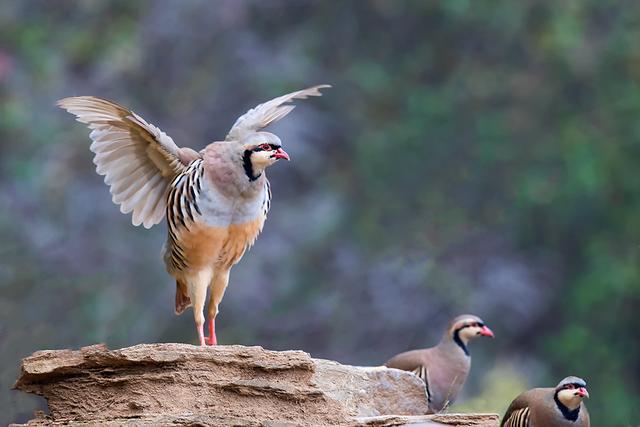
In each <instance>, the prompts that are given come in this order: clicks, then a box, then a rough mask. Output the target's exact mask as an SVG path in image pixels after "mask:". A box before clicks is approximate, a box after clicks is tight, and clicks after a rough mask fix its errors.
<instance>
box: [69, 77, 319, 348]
mask: <svg viewBox="0 0 640 427" xmlns="http://www.w3.org/2000/svg"><path fill="white" fill-rule="evenodd" d="M328 87H330V86H329V85H320V86H314V87H310V88H308V89H304V90H300V91H297V92H292V93H289V94H287V95H283V96H280V97H278V98H275V99H272V100H271V101H268V102H265V103H263V104H260V105H258V106H257V107H255V108H253V109H251V110H249V111H248V112H247V113H245V114H244V115H243V116H241V117H240V118H238V120H236V122H235V124H234V125H233V127H232V128H231V130H230V131H229V133H228V135H227V137H226V138H225V140H224V141H216V142H213V143H211V144H209V145H207V146H206V147H205V148H204V149H203V150H202V151H200V152H196V151H194V150H192V149H190V148H181V147H178V146H177V145H176V144H175V143H174V142H173V139H171V137H169V136H168V135H167V134H165V133H164V132H162V131H161V130H160V129H158V128H157V127H155V126H154V125H152V124H150V123H147V122H146V121H145V120H144V119H143V118H142V117H140V116H139V115H137V114H136V113H134V112H133V111H131V110H128V109H126V108H124V107H121V106H120V105H118V104H116V103H114V102H111V101H107V100H104V99H100V98H96V97H93V96H78V97H71V98H65V99H62V100H60V101H58V105H59V106H60V107H62V108H64V109H65V110H67V111H68V112H70V113H72V114H74V115H75V116H76V117H77V120H78V121H79V122H82V123H85V124H87V125H88V127H89V128H90V129H91V133H90V135H89V136H90V138H91V140H92V141H93V142H92V144H91V151H92V152H93V153H94V154H95V156H94V159H93V162H94V163H95V165H96V171H97V172H98V173H99V174H100V175H104V177H105V178H104V181H105V183H106V184H107V185H108V186H109V187H110V191H111V194H112V196H113V197H112V200H113V202H114V203H116V204H118V205H120V211H121V212H122V213H125V214H127V213H130V212H131V213H132V222H133V225H136V226H137V225H140V224H142V225H143V226H144V227H145V228H150V227H152V226H153V225H155V224H158V223H159V222H160V221H162V218H163V217H165V216H166V218H167V226H168V236H167V241H166V244H165V246H164V249H163V258H164V262H165V265H166V268H167V271H168V272H169V274H171V276H173V277H174V278H175V279H176V300H175V311H176V314H180V313H182V312H183V311H184V310H185V309H187V308H188V307H190V306H193V313H194V318H195V323H196V329H197V332H198V338H199V340H200V345H206V344H209V345H216V344H217V339H216V332H215V318H216V315H217V314H218V306H219V304H220V301H221V300H222V297H223V295H224V292H225V289H226V288H227V284H228V282H229V272H230V270H231V267H232V266H233V265H235V264H236V263H237V262H238V261H240V259H241V258H242V256H243V255H244V253H245V252H246V250H247V249H248V248H249V247H251V245H253V243H254V242H255V240H256V238H257V237H258V234H260V232H261V231H262V227H263V225H264V221H265V219H266V217H267V212H268V211H269V205H270V201H271V190H270V187H269V181H268V180H267V177H266V168H267V167H269V166H271V165H273V164H274V163H276V162H277V161H278V160H279V159H285V160H289V155H288V154H287V153H286V152H285V151H284V150H283V149H282V143H281V141H280V138H278V137H277V136H276V135H274V134H272V133H269V132H263V131H261V129H262V128H264V127H266V126H268V125H269V124H271V123H274V122H276V121H278V120H280V119H282V118H283V117H284V116H286V115H287V114H289V113H290V112H291V110H293V109H294V105H292V104H291V101H293V100H295V99H306V98H307V97H309V96H321V93H320V89H323V88H328ZM207 291H209V304H208V310H207V315H208V318H209V333H208V336H207V337H205V334H204V323H205V317H204V307H205V300H206V298H207Z"/></svg>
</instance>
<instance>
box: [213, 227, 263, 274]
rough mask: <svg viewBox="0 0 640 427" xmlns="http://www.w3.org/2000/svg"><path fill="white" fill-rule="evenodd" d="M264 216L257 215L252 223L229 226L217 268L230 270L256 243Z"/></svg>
mask: <svg viewBox="0 0 640 427" xmlns="http://www.w3.org/2000/svg"><path fill="white" fill-rule="evenodd" d="M264 221H265V216H264V215H259V216H258V217H257V218H255V219H254V220H252V221H247V222H243V223H236V224H231V225H229V228H228V232H227V236H226V238H225V241H224V244H223V246H222V250H221V252H220V258H219V260H218V262H217V264H216V265H217V266H222V267H227V268H230V267H231V266H232V265H233V264H235V263H237V262H238V261H240V258H242V255H244V252H245V251H246V250H247V249H248V248H250V247H251V246H252V245H253V243H254V242H255V241H256V238H257V237H258V234H260V231H262V227H263V225H264Z"/></svg>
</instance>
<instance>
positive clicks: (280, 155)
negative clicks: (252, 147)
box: [273, 148, 291, 160]
mask: <svg viewBox="0 0 640 427" xmlns="http://www.w3.org/2000/svg"><path fill="white" fill-rule="evenodd" d="M273 157H275V158H276V159H285V160H291V159H290V158H289V155H288V154H287V152H286V151H284V150H283V149H282V148H278V149H277V150H276V154H274V155H273Z"/></svg>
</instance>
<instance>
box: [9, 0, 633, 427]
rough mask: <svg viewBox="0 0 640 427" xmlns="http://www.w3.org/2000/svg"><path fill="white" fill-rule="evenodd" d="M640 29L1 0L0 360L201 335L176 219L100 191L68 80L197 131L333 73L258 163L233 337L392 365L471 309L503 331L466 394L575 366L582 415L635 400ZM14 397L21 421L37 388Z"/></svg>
mask: <svg viewBox="0 0 640 427" xmlns="http://www.w3.org/2000/svg"><path fill="white" fill-rule="evenodd" d="M639 36H640V9H639V7H638V5H637V4H636V3H634V2H631V1H619V2H601V1H596V0H585V1H582V2H556V1H551V0H548V1H533V0H527V1H521V2H509V1H501V2H492V3H486V2H472V1H468V0H448V1H442V2H435V1H434V2H428V1H405V2H392V1H385V0H380V1H344V2H315V1H284V0H275V1H269V2H259V1H246V2H241V1H221V2H214V3H211V2H206V1H188V2H171V1H156V2H150V1H138V2H127V1H110V2H92V1H80V2H56V3H55V4H54V3H51V2H45V1H21V2H3V3H1V4H0V201H1V202H2V205H3V206H5V209H4V210H2V211H0V230H1V232H2V236H3V237H4V239H3V244H2V245H1V246H0V255H2V261H1V263H0V337H1V338H2V339H1V341H0V347H1V349H2V352H1V354H2V366H3V367H2V369H1V370H0V385H1V386H2V388H4V389H6V388H7V387H9V386H10V384H11V383H12V382H13V381H14V379H15V377H16V375H17V369H18V362H19V359H20V358H21V357H24V356H26V355H28V354H30V353H31V352H32V351H35V350H37V349H42V348H62V347H67V346H73V347H77V346H80V345H87V344H92V343H95V342H96V341H105V342H107V343H108V344H109V345H110V346H112V347H117V346H123V345H131V344H135V343H138V342H150V341H191V342H193V338H194V336H195V335H194V333H193V331H192V321H191V317H190V315H185V316H182V317H180V318H177V319H176V318H174V317H173V313H172V309H171V307H172V301H173V300H172V298H173V297H172V293H173V284H172V283H171V280H170V279H169V278H168V277H167V276H166V274H165V273H164V271H163V266H162V264H161V262H160V261H159V256H158V253H159V250H160V247H161V244H162V241H163V238H164V233H165V231H164V229H163V228H162V227H155V228H154V229H153V230H151V231H146V230H138V229H134V228H133V227H132V226H131V225H130V223H129V218H127V217H125V216H123V215H121V214H120V213H119V212H118V209H117V208H116V207H115V206H113V205H112V204H111V202H110V200H109V199H110V197H109V194H108V190H107V188H106V186H104V184H102V182H101V178H100V177H98V176H97V175H96V174H95V172H94V171H93V168H92V164H91V160H90V153H89V152H88V138H87V131H86V130H85V129H84V128H83V127H82V126H80V125H77V124H74V123H73V122H72V121H71V118H70V117H68V116H67V115H65V114H63V113H62V112H60V111H57V110H56V109H55V107H54V106H53V104H54V101H55V100H56V99H58V98H61V97H64V96H69V95H79V94H94V95H98V96H103V97H107V98H111V99H114V100H117V101H119V102H120V103H122V104H124V105H127V106H130V107H131V108H133V109H135V110H136V111H137V112H138V113H140V114H141V115H143V117H145V118H146V119H148V120H149V121H151V122H153V123H155V124H157V125H159V126H160V127H161V128H162V129H163V130H165V131H166V132H167V133H169V134H170V135H172V136H173V138H174V139H175V140H176V142H177V143H178V144H181V145H188V146H192V147H194V148H201V147H202V146H204V144H205V143H206V142H207V141H210V140H212V139H214V138H220V137H222V136H223V135H224V134H225V132H226V130H227V129H228V127H229V126H230V125H231V124H232V123H233V120H234V119H235V117H237V116H238V115H239V114H241V113H242V112H243V111H244V110H246V109H247V108H249V107H252V106H253V105H255V104H256V103H257V102H259V101H262V100H265V99H269V98H270V97H273V96H277V95H280V94H281V93H283V92H284V91H288V90H295V89H298V88H301V87H304V86H306V85H312V84H317V83H330V84H332V85H333V86H334V89H333V90H331V91H329V92H327V93H326V95H325V96H324V97H323V98H321V99H317V100H316V99H314V100H313V101H310V102H306V103H302V104H304V105H302V104H301V105H300V107H298V108H297V109H296V111H295V112H294V113H292V114H291V116H289V117H288V118H287V120H285V121H283V122H281V123H280V124H278V125H277V127H274V128H276V129H277V133H278V134H279V135H280V136H281V137H282V139H283V141H284V143H285V144H286V145H287V150H288V151H289V152H290V153H291V154H292V157H293V160H294V161H293V162H292V163H291V164H290V165H286V166H282V165H279V166H278V167H277V168H274V171H273V173H272V174H271V175H270V177H271V181H272V188H273V192H274V201H273V208H272V211H271V213H270V218H269V220H268V221H267V225H266V227H265V231H264V233H263V235H262V236H261V238H260V239H259V240H258V243H257V245H256V247H255V248H254V249H252V251H251V252H250V253H249V254H248V255H247V256H246V257H245V259H243V261H242V262H241V263H240V264H239V265H238V266H237V267H236V269H235V270H234V272H233V274H232V278H231V286H230V289H229V291H228V292H227V296H226V298H225V301H224V302H223V304H222V306H221V310H222V313H221V317H220V326H219V330H220V338H221V341H222V342H223V343H241V344H259V345H264V346H267V347H269V348H274V349H285V348H302V349H304V350H307V351H310V352H311V353H312V354H313V355H315V356H319V357H328V358H335V359H338V360H340V361H343V362H347V363H359V364H365V363H371V364H380V363H382V362H384V360H386V359H387V358H388V357H389V356H391V355H393V354H394V353H397V352H399V351H403V350H406V349H409V348H415V347H420V346H427V345H431V344H433V343H434V342H435V341H436V340H437V339H438V337H439V335H440V328H441V327H443V326H444V325H445V324H446V322H447V320H448V318H449V317H451V316H453V315H455V314H458V313H460V312H475V313H477V314H479V315H481V316H482V317H483V318H484V319H485V320H486V321H487V322H488V323H489V324H490V325H491V326H492V328H493V329H494V330H495V331H496V333H497V336H498V339H496V340H495V342H494V343H490V344H487V343H485V344H482V345H476V344H474V345H473V347H474V348H473V349H472V351H473V355H474V362H473V363H474V368H473V369H472V373H471V378H470V380H469V382H468V386H467V387H466V389H465V393H466V397H467V400H466V402H465V401H461V402H460V406H459V407H460V408H469V409H473V410H484V411H502V410H503V409H504V408H505V406H506V405H507V404H508V400H509V399H511V398H512V397H514V396H515V394H517V393H518V392H519V391H520V390H519V389H523V388H525V384H524V383H523V379H522V378H526V379H527V384H526V387H530V386H549V385H554V384H556V383H557V382H558V380H559V379H561V378H563V377H565V376H567V375H570V374H572V375H579V376H582V377H584V378H585V379H587V381H588V383H589V389H590V393H591V396H592V398H591V399H590V401H589V402H588V406H589V408H590V411H591V413H592V418H593V420H594V425H607V426H627V425H631V423H632V420H637V419H638V418H640V397H639V396H640V363H638V357H639V355H640V340H639V339H638V338H639V337H638V335H637V334H638V332H637V331H638V330H640V328H639V327H638V326H640V325H639V323H640V322H639V320H638V319H639V317H638V314H637V313H638V309H639V308H640V277H639V275H640V246H639V245H640V242H639V236H640V173H638V169H637V167H638V166H637V165H638V163H639V162H640V121H639V120H638V117H640V45H639V44H638V43H637V40H638V38H639ZM476 347H477V348H476ZM495 355H501V356H500V357H501V359H500V360H501V361H502V362H501V363H500V364H495V363H494V362H492V360H493V359H494V358H495ZM522 360H524V362H521V363H517V364H516V361H522ZM510 364H511V365H512V366H517V370H516V371H515V372H514V371H513V370H512V369H510V368H508V366H510ZM473 396H480V397H478V398H476V399H474V398H473ZM465 405H466V406H465ZM0 407H2V408H3V409H6V410H3V411H2V414H1V415H0V422H9V421H18V420H25V419H28V418H29V417H30V412H31V411H32V409H33V407H34V403H33V401H31V400H29V399H28V398H27V397H26V396H22V395H19V394H14V393H12V394H6V393H3V394H2V395H1V396H0Z"/></svg>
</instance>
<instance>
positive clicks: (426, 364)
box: [385, 314, 493, 413]
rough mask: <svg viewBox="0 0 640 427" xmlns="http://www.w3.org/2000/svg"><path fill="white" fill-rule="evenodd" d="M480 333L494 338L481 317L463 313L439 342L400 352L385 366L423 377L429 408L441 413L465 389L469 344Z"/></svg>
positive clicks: (468, 364)
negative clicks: (433, 345)
mask: <svg viewBox="0 0 640 427" xmlns="http://www.w3.org/2000/svg"><path fill="white" fill-rule="evenodd" d="M480 336H484V337H492V338H493V332H492V331H491V329H489V328H488V327H487V326H486V325H485V324H484V322H483V321H482V319H480V318H479V317H477V316H474V315H472V314H463V315H461V316H458V317H456V318H455V319H453V320H452V321H451V322H450V323H449V326H448V327H447V329H446V330H445V332H444V335H443V336H442V339H441V340H440V343H439V344H438V345H436V346H435V347H431V348H427V349H422V350H412V351H407V352H404V353H400V354H398V355H397V356H394V357H392V358H391V359H389V360H388V361H387V362H386V363H385V366H387V367H388V368H396V369H402V370H404V371H411V372H413V373H414V374H416V375H417V376H419V377H420V378H421V379H422V380H423V381H424V383H425V387H426V391H427V399H428V402H429V411H430V413H437V412H440V411H442V410H443V409H445V408H446V407H447V406H449V405H450V404H451V403H453V402H454V401H455V399H456V396H457V395H458V392H459V391H460V390H461V389H462V386H463V385H464V383H465V381H466V379H467V375H468V374H469V369H470V368H471V357H470V356H469V350H468V348H467V345H468V344H469V341H471V340H472V339H474V338H476V337H480Z"/></svg>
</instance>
